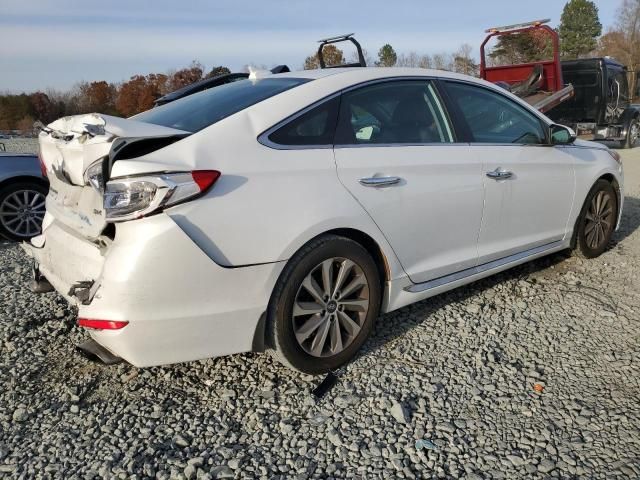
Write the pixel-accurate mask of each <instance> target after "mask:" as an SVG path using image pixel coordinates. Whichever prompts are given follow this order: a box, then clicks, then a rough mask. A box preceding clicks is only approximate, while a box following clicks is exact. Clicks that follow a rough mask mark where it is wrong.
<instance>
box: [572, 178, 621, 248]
mask: <svg viewBox="0 0 640 480" xmlns="http://www.w3.org/2000/svg"><path fill="white" fill-rule="evenodd" d="M600 180H604V181H606V182H609V183H610V184H611V185H612V186H613V190H614V191H615V192H616V200H617V201H618V209H620V205H622V192H621V190H620V183H618V179H617V178H616V177H615V175H613V174H612V173H604V174H602V175H600V176H599V177H598V178H596V179H595V180H594V181H593V183H592V184H591V187H589V190H587V194H586V196H585V198H584V199H583V200H582V204H581V206H580V210H579V211H578V216H577V217H576V220H575V222H574V225H573V233H572V234H571V244H570V245H571V248H572V249H574V248H576V242H577V240H578V228H577V227H578V222H579V221H580V215H581V213H582V209H583V208H584V203H585V202H586V201H587V197H588V196H589V192H591V189H592V188H593V187H594V186H595V184H596V183H598V181H600ZM619 216H620V211H618V217H619Z"/></svg>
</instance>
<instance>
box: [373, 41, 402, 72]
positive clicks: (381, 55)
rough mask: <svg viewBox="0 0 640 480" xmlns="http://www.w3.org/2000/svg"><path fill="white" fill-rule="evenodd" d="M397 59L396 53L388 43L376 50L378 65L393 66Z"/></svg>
mask: <svg viewBox="0 0 640 480" xmlns="http://www.w3.org/2000/svg"><path fill="white" fill-rule="evenodd" d="M397 61H398V55H396V51H395V50H394V49H393V47H392V46H391V45H389V44H388V43H387V44H386V45H383V46H382V48H381V49H380V51H378V61H377V62H376V65H377V66H378V67H393V66H394V65H395V64H396V62H397Z"/></svg>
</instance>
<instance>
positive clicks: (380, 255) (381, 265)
mask: <svg viewBox="0 0 640 480" xmlns="http://www.w3.org/2000/svg"><path fill="white" fill-rule="evenodd" d="M321 235H340V236H342V237H346V238H349V239H351V240H353V241H354V242H357V243H359V244H360V245H362V246H363V247H364V249H365V250H366V251H367V252H369V255H371V256H372V257H373V260H374V261H375V262H376V266H377V267H378V271H379V272H380V280H381V281H382V285H381V286H382V290H383V291H384V287H385V283H386V282H387V281H389V280H391V269H390V267H389V262H388V260H387V257H386V255H385V254H384V252H383V251H382V248H380V245H379V244H378V242H376V241H375V240H374V239H373V238H372V237H371V236H370V235H368V234H367V233H365V232H363V231H362V230H357V229H355V228H336V229H333V230H329V231H327V232H324V233H323V234H321Z"/></svg>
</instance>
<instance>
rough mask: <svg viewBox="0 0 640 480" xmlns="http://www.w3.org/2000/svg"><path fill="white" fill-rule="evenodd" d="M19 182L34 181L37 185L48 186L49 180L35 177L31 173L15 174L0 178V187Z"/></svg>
mask: <svg viewBox="0 0 640 480" xmlns="http://www.w3.org/2000/svg"><path fill="white" fill-rule="evenodd" d="M21 182H28V183H35V184H37V185H40V186H41V187H45V188H49V182H47V181H46V180H45V179H44V178H41V177H35V176H32V175H17V176H15V177H8V178H5V179H3V180H0V189H2V188H5V187H8V186H9V185H12V184H14V183H21Z"/></svg>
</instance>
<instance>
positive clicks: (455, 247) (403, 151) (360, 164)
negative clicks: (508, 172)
mask: <svg viewBox="0 0 640 480" xmlns="http://www.w3.org/2000/svg"><path fill="white" fill-rule="evenodd" d="M334 154H335V159H336V164H337V168H338V176H339V178H340V181H341V182H342V183H343V185H344V186H345V187H346V188H347V189H348V190H349V192H351V194H352V195H353V196H354V197H355V198H356V199H357V200H358V202H360V204H361V205H362V206H363V207H364V208H365V210H366V211H367V212H368V213H369V215H370V216H371V217H372V218H373V220H374V221H375V222H376V224H377V225H378V227H379V228H380V229H381V231H382V232H383V234H384V235H385V236H386V238H387V240H388V241H389V243H390V245H391V246H392V247H393V249H394V251H395V253H396V255H397V256H398V258H399V260H400V262H401V263H402V266H403V267H404V269H405V271H406V272H407V273H408V275H409V277H410V278H411V280H412V281H413V282H415V283H421V282H425V281H427V280H430V279H434V278H437V277H442V276H444V275H447V274H450V273H453V272H457V271H460V270H464V269H466V268H470V267H473V266H474V265H475V263H476V259H477V250H476V242H477V238H478V231H479V228H480V219H481V217H482V202H483V198H482V197H483V190H482V188H483V186H482V176H481V168H482V161H481V159H480V158H479V157H477V156H474V155H472V154H471V151H470V148H469V146H468V145H467V144H464V143H457V142H456V136H455V132H454V129H453V127H452V125H451V122H450V121H449V119H448V117H447V115H446V114H445V111H444V108H443V103H442V100H441V98H440V97H439V95H438V93H437V89H436V87H435V85H434V84H433V83H432V82H431V81H430V80H428V79H407V80H387V81H382V82H376V83H372V84H368V85H366V86H362V87H358V88H356V89H353V90H350V91H347V92H345V93H343V95H342V98H341V104H340V113H339V117H338V127H337V130H336V139H335V146H334Z"/></svg>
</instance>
